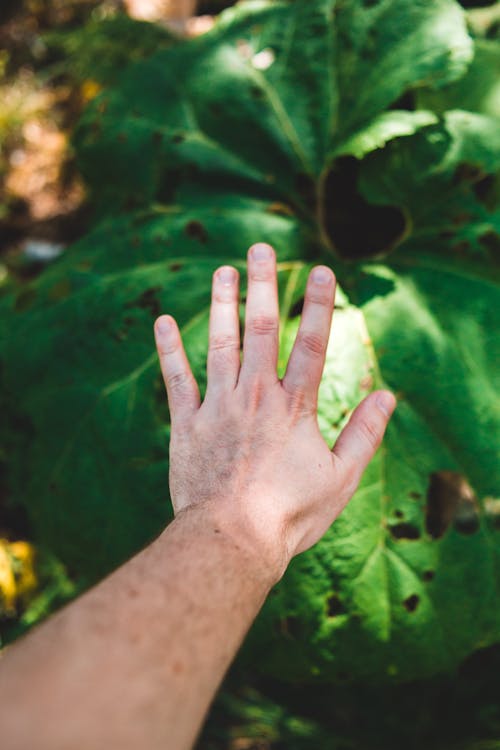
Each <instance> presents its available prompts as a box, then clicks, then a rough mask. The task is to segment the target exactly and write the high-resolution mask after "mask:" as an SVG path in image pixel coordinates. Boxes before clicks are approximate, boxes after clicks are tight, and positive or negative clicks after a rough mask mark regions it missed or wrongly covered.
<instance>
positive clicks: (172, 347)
mask: <svg viewBox="0 0 500 750" xmlns="http://www.w3.org/2000/svg"><path fill="white" fill-rule="evenodd" d="M178 348H179V342H178V341H176V340H174V341H171V342H170V343H168V344H167V343H164V344H163V345H162V347H161V348H160V349H159V354H160V357H168V356H170V355H171V354H174V353H175V352H176V351H177V349H178Z"/></svg>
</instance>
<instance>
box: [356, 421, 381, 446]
mask: <svg viewBox="0 0 500 750" xmlns="http://www.w3.org/2000/svg"><path fill="white" fill-rule="evenodd" d="M359 431H360V433H361V435H362V436H363V438H364V439H365V440H366V442H367V443H369V445H370V447H372V448H376V447H377V446H378V444H379V443H380V432H379V430H378V428H377V425H376V424H375V423H374V422H373V421H372V420H370V419H366V418H364V419H361V420H360V423H359Z"/></svg>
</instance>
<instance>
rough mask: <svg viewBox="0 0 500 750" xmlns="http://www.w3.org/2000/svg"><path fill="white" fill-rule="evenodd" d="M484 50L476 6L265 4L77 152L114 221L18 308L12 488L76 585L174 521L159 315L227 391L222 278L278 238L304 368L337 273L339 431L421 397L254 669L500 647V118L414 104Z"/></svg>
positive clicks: (370, 667) (103, 113)
mask: <svg viewBox="0 0 500 750" xmlns="http://www.w3.org/2000/svg"><path fill="white" fill-rule="evenodd" d="M471 56H472V47H471V40H470V39H469V37H468V36H467V34H466V32H465V28H464V23H463V18H462V12H461V10H460V8H459V6H458V5H457V4H456V3H454V2H452V0H436V2H432V3H430V2H424V1H422V2H406V0H380V2H375V3H372V2H369V3H367V2H365V3H362V2H360V0H345V1H344V2H339V3H334V2H333V1H332V0H330V1H328V2H327V1H326V0H323V1H322V0H314V2H310V3H307V4H306V3H299V2H297V3H294V4H289V3H286V2H273V3H266V2H252V3H249V4H246V5H243V6H241V7H237V8H234V9H231V10H230V11H228V12H227V13H226V14H224V16H223V17H222V19H221V21H220V22H219V24H218V25H217V26H216V28H215V30H214V31H213V32H211V33H210V34H208V35H207V36H205V37H203V38H200V39H197V40H194V41H192V42H189V43H185V44H179V45H176V46H175V47H174V48H173V49H170V50H167V51H162V52H160V53H158V54H157V55H155V56H154V57H153V58H151V59H150V60H148V61H146V62H144V63H141V64H139V65H137V66H136V67H135V68H133V69H131V70H130V72H129V73H127V75H126V76H125V77H124V79H123V81H122V82H121V83H120V86H119V87H118V88H116V89H115V90H112V91H110V92H107V93H105V94H104V95H103V96H102V97H101V98H100V99H99V100H98V101H97V102H96V104H95V106H93V107H92V108H91V110H89V112H88V113H87V115H86V116H85V118H84V121H83V122H82V125H81V127H80V130H79V133H78V138H77V145H78V148H79V154H80V160H81V164H82V167H83V169H84V172H85V174H86V176H87V179H88V180H89V183H90V186H91V189H92V193H93V196H94V200H95V203H96V206H97V207H98V211H99V212H100V214H101V215H102V216H103V217H104V218H103V219H102V221H101V223H100V224H99V226H97V227H96V228H95V229H94V231H93V232H92V233H91V234H90V235H89V236H88V237H86V238H84V239H83V240H82V241H81V242H80V243H78V244H77V245H75V246H74V247H73V248H71V249H70V250H68V252H67V253H66V254H65V256H64V257H63V258H62V259H61V260H60V261H58V262H57V263H56V264H54V265H53V266H52V267H51V268H49V269H48V270H47V271H46V272H45V273H44V274H43V275H42V276H41V277H40V278H39V279H38V280H37V281H35V282H34V283H32V284H31V285H29V286H27V287H23V288H21V289H19V290H13V291H12V292H11V294H10V295H8V296H6V297H5V298H4V300H3V303H2V305H3V310H4V320H5V325H4V332H3V334H2V337H3V342H2V359H3V382H4V396H5V409H6V412H7V415H8V417H9V422H8V424H9V425H10V428H9V429H8V430H7V433H6V441H7V443H8V447H9V445H10V449H11V452H12V455H13V458H12V461H11V462H10V465H9V476H8V483H9V492H10V494H11V497H12V500H13V502H18V503H23V504H24V505H25V506H26V507H27V508H28V509H29V512H30V516H31V519H32V521H33V523H34V525H35V528H36V529H37V533H38V534H39V535H40V537H41V538H43V540H44V541H45V543H47V544H48V546H50V548H51V549H52V550H53V551H54V552H56V553H57V554H58V555H60V556H61V557H62V558H63V559H64V561H65V562H66V563H68V564H69V566H70V570H72V571H73V572H74V574H75V575H77V576H79V577H81V578H85V579H86V580H87V581H91V580H94V579H96V578H98V577H99V576H101V575H103V574H104V573H105V572H106V571H108V570H109V569H111V568H112V567H114V566H115V565H117V564H118V563H119V562H121V561H122V560H123V559H125V558H126V557H127V556H128V555H130V554H132V553H133V552H134V551H136V550H137V549H138V548H139V547H140V546H141V545H143V544H144V543H146V542H147V541H148V539H150V538H151V537H152V536H153V535H154V534H155V533H156V532H157V531H159V530H160V529H161V527H162V525H163V524H164V523H165V520H166V519H167V518H168V516H169V510H168V497H167V495H168V488H167V470H166V469H167V441H168V430H169V428H168V413H167V410H166V407H165V398H164V395H163V387H162V385H161V381H160V377H159V371H158V367H157V364H156V356H155V353H154V348H153V342H152V331H151V326H152V322H153V319H154V317H155V316H156V315H157V314H158V313H159V312H160V311H165V312H172V313H173V314H174V315H175V316H176V318H177V319H178V321H179V324H180V326H181V329H182V331H183V334H184V338H185V341H186V345H187V349H188V353H189V355H190V358H191V361H192V364H193V368H194V370H195V372H196V374H197V377H198V378H199V380H200V382H201V385H202V387H203V386H204V377H205V375H204V368H205V348H206V329H207V321H208V305H209V296H210V275H211V272H212V270H213V269H214V268H215V267H216V266H217V265H219V264H221V263H225V262H231V263H235V264H236V265H238V266H240V267H241V270H242V271H243V270H244V269H243V266H242V264H243V259H244V255H245V252H246V249H247V247H248V246H249V245H250V244H251V243H252V242H254V241H257V240H265V241H268V242H271V243H272V244H273V245H274V246H275V247H276V249H277V252H278V259H279V264H280V273H279V279H280V291H281V300H282V305H281V323H282V326H281V328H282V351H281V357H280V367H283V366H284V363H285V361H286V356H287V353H288V352H289V350H290V346H291V344H292V341H293V337H294V333H295V331H296V329H297V325H298V311H299V310H300V302H301V299H302V296H303V292H304V285H305V280H306V277H307V272H308V269H309V268H310V265H311V263H313V262H316V261H318V260H320V261H321V262H327V263H330V264H331V265H332V266H333V267H334V269H335V270H336V273H337V276H338V279H339V282H340V287H341V291H340V292H339V295H338V300H337V310H336V314H335V320H334V325H333V333H332V339H331V342H330V346H329V350H328V358H327V365H326V368H325V376H324V381H323V384H322V388H321V393H320V411H319V422H320V427H321V429H322V431H323V434H324V436H325V438H326V439H327V440H328V441H329V443H333V441H334V440H335V438H336V436H337V435H338V433H339V431H340V429H341V428H342V426H343V424H344V423H345V421H346V419H347V418H348V416H349V414H350V412H351V410H352V408H353V407H354V406H355V405H356V403H357V402H358V401H359V400H360V398H361V397H362V396H363V395H364V394H366V393H367V392H368V391H370V390H371V389H372V388H374V387H377V386H380V385H388V386H390V387H391V388H393V389H394V390H395V391H396V392H397V394H398V397H399V402H400V403H399V407H398V410H397V412H396V415H395V417H394V418H393V421H392V423H391V425H390V428H389V431H388V435H387V438H386V441H385V443H384V446H383V447H382V449H381V450H380V451H379V453H378V454H377V457H376V458H375V460H374V461H373V462H372V464H371V466H370V467H369V469H368V471H367V472H366V474H365V476H364V478H363V481H362V484H361V486H360V488H359V491H358V492H357V494H356V496H355V498H354V499H353V501H352V502H351V504H350V505H349V506H348V508H347V509H346V511H345V512H344V514H343V515H342V516H341V518H340V519H339V520H338V521H337V522H336V524H335V525H334V527H333V528H332V529H331V531H330V532H329V533H328V534H327V536H326V537H325V538H324V539H323V540H322V541H321V543H319V544H318V545H317V546H316V547H315V548H314V549H313V550H311V551H310V552H309V553H307V554H305V555H303V556H301V557H299V558H297V559H296V560H295V561H294V562H293V563H292V565H291V567H290V569H289V571H288V573H287V575H286V576H285V578H284V580H283V582H282V583H281V584H280V585H279V586H278V587H277V588H276V591H275V593H274V594H273V595H272V596H271V597H270V599H269V601H268V603H267V605H266V608H265V610H264V612H263V615H262V617H261V618H260V620H259V622H258V623H257V626H256V628H255V629H254V631H253V636H252V639H251V641H250V642H249V645H248V649H249V650H250V651H249V653H250V655H251V658H252V660H253V662H254V663H255V661H256V654H258V655H259V658H258V668H259V669H261V670H264V671H267V672H268V673H270V674H273V675H275V676H279V677H282V678H286V677H288V678H293V679H294V680H314V679H318V680H329V681H343V680H346V679H351V680H361V679H363V680H373V679H381V678H384V679H388V680H402V679H410V678H415V677H420V676H423V675H428V674H432V673H434V672H437V671H442V670H446V669H450V668H453V667H454V666H455V665H456V664H457V663H458V662H459V661H460V660H461V659H462V658H463V657H464V656H465V655H466V654H468V653H470V652H472V651H473V650H475V649H477V648H479V647H481V646H484V645H487V644H489V643H493V642H495V641H498V640H499V639H500V608H499V606H498V603H497V601H498V595H499V593H500V592H499V574H500V570H499V552H500V543H499V539H498V534H499V531H498V530H497V529H498V523H497V514H498V503H497V504H495V501H494V497H495V495H496V493H497V492H498V471H499V465H498V461H497V456H496V453H495V446H496V445H497V444H498V430H499V423H500V418H499V414H498V409H497V408H496V406H495V403H496V402H495V397H494V394H495V388H496V383H495V371H494V369H493V363H494V361H495V356H497V357H498V338H497V336H496V331H497V330H498V324H499V321H498V311H499V309H500V305H499V294H498V283H497V282H498V271H497V269H496V266H495V259H494V253H492V252H491V251H492V249H494V246H495V243H497V242H498V235H499V228H500V226H499V217H498V213H497V212H496V207H495V199H496V194H495V183H494V174H495V172H496V170H497V169H498V166H499V164H500V143H499V141H498V132H499V131H498V123H497V120H496V119H495V118H494V113H492V112H491V111H488V112H485V111H480V110H479V109H478V110H477V111H464V110H458V109H456V106H457V105H456V103H455V102H453V105H452V106H453V108H452V109H449V108H447V107H445V108H444V109H443V110H440V109H439V108H438V107H433V106H431V105H430V104H429V105H427V104H426V109H425V110H417V111H415V112H410V111H405V110H403V109H401V107H402V106H403V104H402V102H403V101H404V95H405V96H406V95H407V92H408V89H411V90H414V89H417V88H418V89H422V88H423V87H427V89H428V88H429V87H444V88H442V97H443V101H447V99H446V97H447V96H451V94H450V91H451V89H450V86H451V87H453V85H455V84H453V82H454V81H456V80H457V79H458V78H459V77H460V76H461V75H464V74H465V72H466V68H467V64H468V63H469V61H470V59H471ZM456 85H459V84H458V83H457V84H456ZM422 95H423V94H422ZM401 97H403V99H401ZM450 101H451V100H450ZM394 105H396V106H397V107H398V109H393V108H391V107H393V106H394ZM389 108H391V109H389ZM14 425H16V426H17V431H14V429H13V426H14ZM248 649H247V651H248Z"/></svg>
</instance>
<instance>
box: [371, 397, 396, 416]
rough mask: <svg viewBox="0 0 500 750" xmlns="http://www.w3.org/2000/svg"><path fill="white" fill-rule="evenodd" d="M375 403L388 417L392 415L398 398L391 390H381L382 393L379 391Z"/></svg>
mask: <svg viewBox="0 0 500 750" xmlns="http://www.w3.org/2000/svg"><path fill="white" fill-rule="evenodd" d="M375 403H376V404H377V406H378V408H379V409H380V411H381V412H383V413H384V414H385V416H386V417H390V416H391V414H392V412H393V411H394V409H395V408H396V399H395V398H394V396H393V395H392V393H390V392H389V391H381V392H380V393H378V394H377V398H376V400H375Z"/></svg>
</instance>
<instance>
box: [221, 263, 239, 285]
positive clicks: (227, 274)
mask: <svg viewBox="0 0 500 750" xmlns="http://www.w3.org/2000/svg"><path fill="white" fill-rule="evenodd" d="M217 280H218V281H220V282H221V284H224V285H225V286H231V284H234V282H235V281H236V271H235V270H234V268H231V266H224V267H223V268H219V270H218V271H217Z"/></svg>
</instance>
